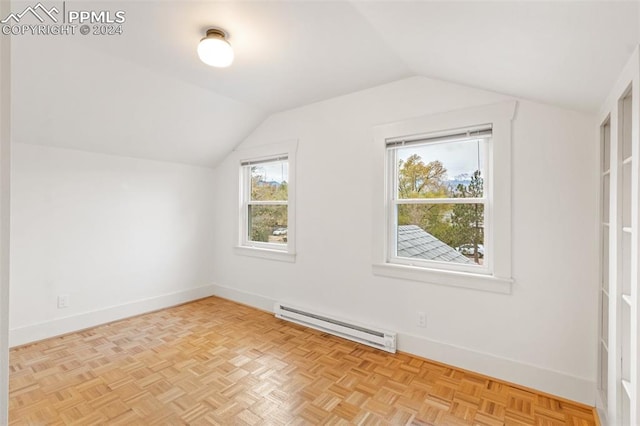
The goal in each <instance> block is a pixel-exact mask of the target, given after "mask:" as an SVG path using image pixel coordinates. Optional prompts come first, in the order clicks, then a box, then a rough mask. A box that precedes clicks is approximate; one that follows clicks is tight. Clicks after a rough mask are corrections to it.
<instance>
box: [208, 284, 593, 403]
mask: <svg viewBox="0 0 640 426" xmlns="http://www.w3.org/2000/svg"><path fill="white" fill-rule="evenodd" d="M212 288H213V295H214V296H218V297H221V298H223V299H228V300H231V301H234V302H237V303H241V304H243V305H248V306H251V307H254V308H257V309H261V310H264V311H268V312H273V306H274V305H275V303H276V302H279V300H275V299H272V298H270V297H267V296H263V295H260V294H255V293H250V292H246V291H242V290H237V289H234V288H231V287H227V286H223V285H219V284H214V285H213V286H212ZM397 332H398V350H399V351H402V352H405V353H409V354H412V355H416V356H419V357H421V358H426V359H430V360H433V361H437V362H441V363H444V364H448V365H451V366H455V367H459V368H462V369H465V370H470V371H473V372H476V373H480V374H483V375H487V376H491V377H495V378H496V379H500V380H504V381H506V382H511V383H514V384H517V385H521V386H525V387H528V388H532V389H536V390H540V391H543V392H545V393H549V394H551V395H556V396H559V397H562V398H565V399H568V400H571V401H576V402H579V403H582V404H586V405H588V406H594V404H595V398H596V396H595V394H596V383H595V381H592V380H588V379H585V378H581V377H575V376H571V375H569V374H565V373H562V372H559V371H553V370H549V369H545V368H541V367H538V366H535V365H530V364H526V363H522V362H518V361H517V360H511V359H506V358H502V357H499V356H496V355H493V354H488V353H482V352H478V351H474V350H471V349H467V348H463V347H459V346H455V345H451V344H448V343H443V342H437V341H434V340H430V339H425V338H423V337H420V336H416V335H412V334H410V333H405V332H402V331H400V330H397Z"/></svg>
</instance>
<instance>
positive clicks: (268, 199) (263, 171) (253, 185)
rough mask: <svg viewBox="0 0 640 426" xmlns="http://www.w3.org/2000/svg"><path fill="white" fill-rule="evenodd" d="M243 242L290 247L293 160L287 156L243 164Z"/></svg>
mask: <svg viewBox="0 0 640 426" xmlns="http://www.w3.org/2000/svg"><path fill="white" fill-rule="evenodd" d="M241 166H242V182H243V188H242V193H243V197H242V198H243V203H242V204H243V216H244V217H243V221H242V223H243V231H242V234H243V241H242V242H243V245H246V246H252V247H262V248H268V249H274V250H286V247H287V242H288V235H287V234H288V223H289V207H288V204H289V160H288V158H287V156H286V155H283V156H276V157H272V158H266V159H260V160H246V161H243V162H242V163H241Z"/></svg>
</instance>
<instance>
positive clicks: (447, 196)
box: [373, 102, 516, 293]
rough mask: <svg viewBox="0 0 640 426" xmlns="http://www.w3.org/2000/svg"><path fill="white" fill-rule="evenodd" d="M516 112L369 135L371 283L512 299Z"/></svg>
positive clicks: (443, 119)
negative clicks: (403, 282)
mask: <svg viewBox="0 0 640 426" xmlns="http://www.w3.org/2000/svg"><path fill="white" fill-rule="evenodd" d="M515 107H516V103H515V102H505V103H500V104H495V105H488V106H484V107H477V108H471V109H467V110H460V111H453V112H447V113H442V114H436V115H432V116H427V117H421V118H416V119H411V120H407V121H403V122H398V123H392V124H387V125H383V126H378V127H376V128H375V142H376V149H375V161H376V167H375V170H376V173H375V174H374V179H375V185H376V186H375V187H376V188H377V190H375V191H374V231H373V232H374V241H373V243H374V247H373V248H374V256H373V271H374V273H375V274H376V275H382V276H388V277H394V278H401V279H410V280H416V281H424V282H429V283H434V284H442V285H452V286H458V287H466V288H472V289H476V290H487V291H495V292H501V293H509V292H510V291H511V283H512V281H513V280H512V278H511V120H512V119H513V117H514V113H515Z"/></svg>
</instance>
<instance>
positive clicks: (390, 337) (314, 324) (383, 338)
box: [274, 303, 396, 353]
mask: <svg viewBox="0 0 640 426" xmlns="http://www.w3.org/2000/svg"><path fill="white" fill-rule="evenodd" d="M274 312H275V314H276V318H280V319H283V320H286V321H291V322H295V323H297V324H300V325H304V326H306V327H311V328H315V329H316V330H320V331H324V332H326V333H329V334H333V335H335V336H338V337H342V338H344V339H349V340H353V341H354V342H358V343H362V344H365V345H368V346H372V347H374V348H377V349H382V350H383V351H387V352H391V353H395V352H396V333H392V332H389V331H385V330H376V329H373V328H370V327H366V326H362V325H359V324H353V323H351V322H347V321H344V320H341V319H337V318H330V317H328V316H326V315H323V314H319V313H316V312H311V311H309V310H307V309H302V308H298V307H294V306H291V305H288V304H284V303H276V304H275V308H274Z"/></svg>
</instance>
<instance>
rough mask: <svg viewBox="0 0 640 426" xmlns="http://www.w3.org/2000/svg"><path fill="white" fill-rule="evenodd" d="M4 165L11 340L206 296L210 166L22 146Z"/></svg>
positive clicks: (212, 208) (212, 219) (19, 341)
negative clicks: (7, 169)
mask: <svg viewBox="0 0 640 426" xmlns="http://www.w3.org/2000/svg"><path fill="white" fill-rule="evenodd" d="M12 168H13V170H12V205H11V220H12V223H11V234H12V238H11V298H10V301H11V313H10V315H11V317H10V329H11V330H10V340H11V342H10V343H11V345H12V346H13V345H18V344H22V343H25V342H29V341H33V340H37V339H42V338H45V337H49V336H52V335H57V334H61V333H65V332H69V331H72V330H77V329H82V328H86V327H89V326H92V325H95V324H100V323H104V322H107V321H111V320H114V319H117V318H121V317H125V316H129V315H134V314H138V313H141V312H145V311H149V310H152V309H158V308H161V307H165V306H170V305H172V304H176V303H181V302H184V301H187V300H191V299H194V298H198V297H203V296H206V295H209V294H210V292H211V287H210V285H211V283H212V277H213V268H212V257H213V241H214V238H213V232H214V229H213V225H214V223H215V216H216V214H215V213H216V209H215V205H214V203H213V194H214V191H215V179H214V171H213V170H211V169H207V168H200V167H194V166H186V165H178V164H171V163H163V162H156V161H151V160H139V159H133V158H125V157H116V156H110V155H104V154H95V153H87V152H82V151H74V150H68V149H61V148H52V147H43V146H36V145H27V144H14V146H13V152H12ZM59 294H68V295H69V296H70V301H71V306H70V307H69V308H65V309H58V308H57V296H58V295H59Z"/></svg>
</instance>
